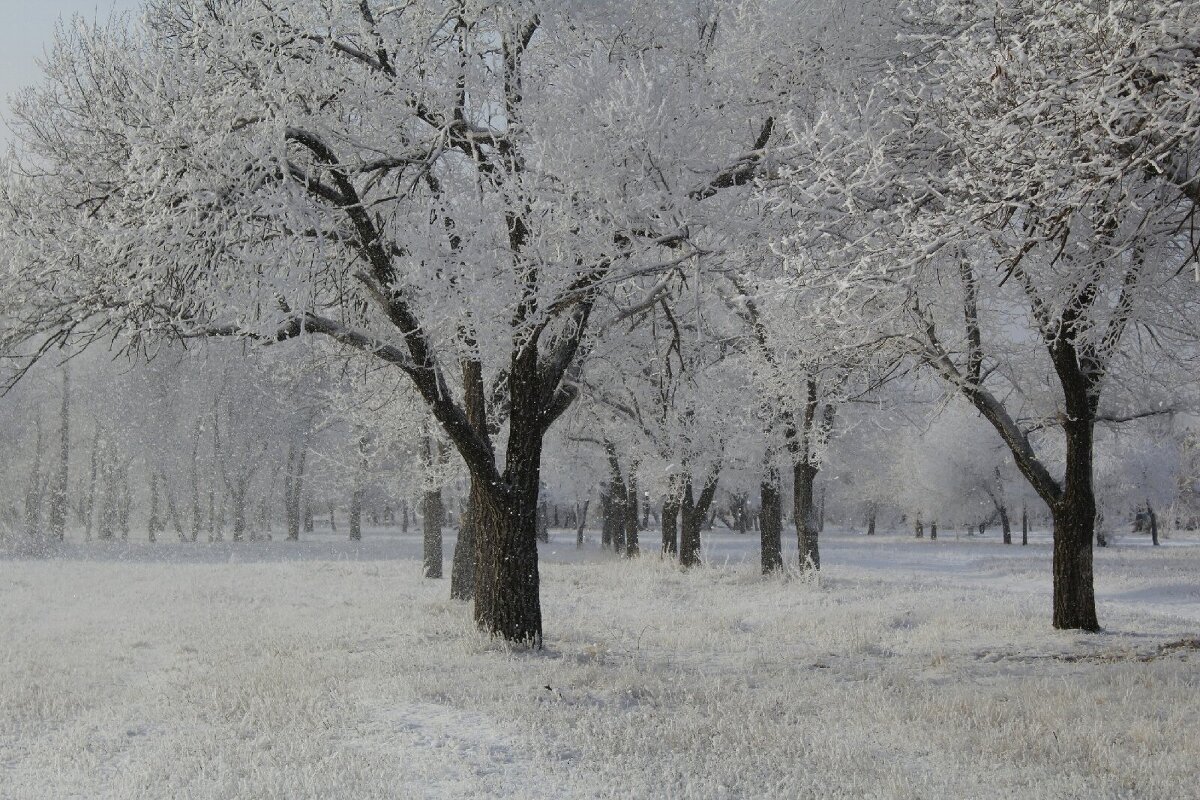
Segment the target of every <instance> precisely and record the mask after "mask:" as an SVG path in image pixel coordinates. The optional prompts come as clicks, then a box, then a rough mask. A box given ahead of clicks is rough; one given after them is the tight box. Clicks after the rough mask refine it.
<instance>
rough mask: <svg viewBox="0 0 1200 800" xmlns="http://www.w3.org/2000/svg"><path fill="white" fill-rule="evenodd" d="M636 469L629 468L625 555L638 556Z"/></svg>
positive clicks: (626, 494)
mask: <svg viewBox="0 0 1200 800" xmlns="http://www.w3.org/2000/svg"><path fill="white" fill-rule="evenodd" d="M637 491H638V490H637V478H636V477H635V475H634V468H633V467H632V466H631V467H630V468H629V483H628V485H626V487H625V555H627V556H629V557H630V558H632V557H634V556H636V555H637V554H638V497H637Z"/></svg>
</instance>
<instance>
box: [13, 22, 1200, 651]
mask: <svg viewBox="0 0 1200 800" xmlns="http://www.w3.org/2000/svg"><path fill="white" fill-rule="evenodd" d="M45 73H46V75H45V79H44V81H43V82H42V83H40V84H39V85H37V86H34V87H31V88H29V89H28V90H26V91H25V92H23V93H22V94H20V95H19V96H17V97H16V98H14V99H13V104H12V114H11V119H10V125H11V127H12V129H13V133H14V144H13V146H12V147H11V148H10V151H9V153H8V154H7V155H6V156H5V158H4V162H3V172H2V174H0V243H2V244H3V249H2V255H0V281H2V282H3V292H2V293H0V347H2V348H3V351H4V355H5V357H6V361H5V364H6V368H7V369H8V375H7V377H8V385H9V386H10V391H9V392H8V394H7V396H6V397H5V400H4V402H5V407H4V409H3V411H2V414H3V419H0V435H3V436H4V438H5V439H6V444H7V448H6V449H7V451H8V452H9V453H11V454H13V457H12V458H10V459H9V460H8V464H7V470H8V472H9V474H8V476H7V478H8V480H6V481H5V482H4V484H3V485H4V486H5V487H6V489H5V492H6V496H5V497H4V498H3V515H2V516H3V526H4V527H5V528H6V529H7V530H8V531H10V536H12V537H15V538H17V539H21V540H22V541H25V542H31V541H36V542H38V543H39V545H40V546H42V547H47V546H53V542H54V541H56V540H59V539H62V538H63V537H64V535H65V534H64V531H65V530H66V529H67V528H71V529H75V528H78V529H81V530H83V531H84V532H85V535H86V536H87V537H89V538H90V537H93V536H94V537H95V538H98V539H108V538H112V537H119V536H128V535H129V531H130V529H131V527H134V528H135V529H136V530H139V531H140V530H142V529H143V527H144V528H145V529H147V530H148V532H149V537H150V538H151V539H154V538H155V537H158V536H162V535H164V533H165V532H167V531H172V535H178V537H179V538H180V539H182V540H184V541H193V542H194V541H198V539H199V538H201V537H202V536H203V537H205V538H208V539H214V538H219V537H222V536H225V535H228V536H231V537H232V538H234V539H239V540H240V539H249V538H255V537H258V536H265V535H267V534H268V533H269V532H270V531H271V530H272V528H273V526H274V525H275V523H276V522H277V521H278V520H280V519H282V521H283V525H282V528H281V531H280V532H281V534H282V535H283V536H284V538H286V539H297V538H300V537H301V536H302V535H303V534H304V530H306V529H307V530H311V527H312V526H313V525H314V524H315V523H314V522H313V518H314V516H318V517H323V518H324V519H326V520H327V524H328V525H330V526H335V525H337V524H338V519H339V514H341V515H342V517H341V518H342V519H343V522H342V524H344V525H346V526H347V530H346V533H347V534H348V535H349V536H351V537H352V538H357V537H361V535H362V528H363V527H364V518H369V519H371V520H373V521H374V522H375V523H376V524H395V525H397V526H400V525H403V526H407V525H408V524H409V520H410V518H411V519H413V521H414V522H413V524H416V519H417V518H418V516H419V518H420V519H421V520H422V522H423V524H424V537H423V538H424V541H423V548H424V561H423V567H422V569H423V574H424V575H425V576H426V577H429V578H437V577H440V576H441V575H442V561H443V553H442V527H443V523H445V524H454V525H456V526H457V527H458V530H459V535H458V539H457V541H458V546H457V552H455V553H453V554H452V556H451V562H452V569H451V577H452V581H451V582H452V584H453V587H452V592H453V595H454V596H455V597H460V598H471V599H472V602H473V603H474V616H475V620H476V622H477V623H478V624H479V626H480V627H481V628H482V629H483V630H485V631H487V632H490V633H493V634H495V635H498V636H501V637H504V638H505V639H508V640H511V641H514V642H522V643H529V644H532V645H535V646H537V645H540V643H541V640H542V629H543V628H542V615H541V604H540V599H539V577H538V550H537V547H538V545H537V542H538V538H539V536H540V535H542V534H543V532H544V530H545V529H546V527H548V526H550V525H553V524H557V526H558V527H562V528H574V529H576V530H577V532H578V533H577V536H578V541H579V543H580V544H581V545H582V544H583V543H584V539H585V530H586V527H587V525H588V524H589V522H590V520H595V519H597V518H602V519H603V528H602V538H603V542H604V544H606V545H608V546H610V547H612V548H613V549H614V550H617V551H618V552H621V553H623V554H625V555H628V556H633V555H637V554H639V553H640V554H650V553H655V554H661V555H662V557H668V558H676V559H678V561H679V563H680V565H681V566H683V567H688V566H692V565H695V564H697V563H699V561H700V560H701V558H702V557H703V547H702V531H703V530H704V529H705V528H706V527H707V526H709V525H711V524H713V521H714V520H717V521H719V522H720V524H724V525H727V526H728V527H730V528H731V529H735V530H740V531H742V532H747V531H750V530H754V529H757V530H758V532H759V536H760V542H761V549H762V568H763V571H764V573H773V572H777V571H779V570H782V569H784V568H785V566H786V565H785V564H784V558H783V552H784V550H783V547H782V544H781V540H782V537H783V536H784V531H785V529H786V527H785V526H786V524H787V521H788V520H789V519H790V521H791V523H793V524H794V526H795V531H796V533H795V535H796V542H797V552H798V553H799V557H798V560H797V562H796V563H795V564H794V565H792V568H794V569H796V570H800V571H807V570H817V569H820V567H821V557H820V532H821V529H822V527H823V526H824V525H825V524H826V520H835V519H836V521H837V523H838V524H843V525H848V526H851V527H853V528H854V529H855V530H861V531H863V532H864V533H865V534H873V533H874V532H875V530H876V526H877V524H878V525H879V526H880V527H883V526H887V525H893V526H895V525H899V524H901V523H900V520H901V519H903V520H904V522H903V524H904V525H905V526H907V527H908V528H910V529H911V530H912V532H913V533H914V535H918V536H924V535H925V534H926V531H928V533H929V534H930V535H931V536H933V537H936V536H938V535H941V536H943V537H945V535H946V532H947V531H949V530H951V529H954V530H958V529H962V528H968V529H969V530H971V531H978V533H980V534H983V533H984V531H985V530H987V529H991V530H992V531H995V532H996V534H997V535H1000V536H1003V541H1005V542H1011V541H1013V539H1014V536H1015V538H1016V539H1017V540H1018V541H1021V542H1023V541H1026V540H1027V532H1028V529H1029V527H1030V526H1031V525H1032V526H1041V527H1046V526H1047V525H1048V526H1049V527H1050V529H1051V531H1052V539H1053V567H1052V569H1053V616H1052V621H1053V624H1054V626H1055V627H1058V628H1066V629H1082V630H1089V631H1094V630H1098V629H1099V627H1100V621H1099V620H1098V618H1097V615H1096V606H1095V600H1094V595H1093V588H1092V559H1093V547H1094V543H1095V542H1096V540H1097V535H1098V534H1103V533H1105V532H1106V531H1112V530H1114V529H1115V528H1114V526H1115V525H1125V524H1126V523H1127V522H1134V521H1136V522H1137V524H1138V525H1139V527H1140V526H1141V525H1142V524H1143V521H1144V520H1147V519H1149V520H1153V521H1154V525H1155V527H1154V530H1155V534H1154V535H1155V536H1156V537H1157V536H1158V530H1159V526H1162V527H1163V529H1164V530H1167V529H1170V528H1171V527H1173V526H1175V525H1179V524H1190V520H1191V519H1192V518H1193V517H1194V516H1195V514H1196V513H1197V511H1200V508H1196V507H1195V501H1196V497H1195V492H1196V482H1195V481H1196V479H1197V477H1200V475H1198V474H1197V470H1196V458H1197V457H1196V453H1197V448H1196V437H1195V433H1194V420H1195V416H1194V415H1195V413H1196V412H1197V410H1198V409H1197V399H1198V398H1197V397H1196V396H1195V395H1196V391H1195V390H1196V386H1197V382H1196V380H1195V377H1194V376H1195V375H1196V374H1197V373H1196V367H1197V357H1198V356H1200V347H1198V345H1200V323H1198V319H1200V292H1198V291H1197V277H1198V275H1200V272H1198V271H1200V260H1198V247H1200V239H1198V238H1197V233H1196V229H1197V208H1198V204H1200V166H1198V165H1200V93H1198V92H1197V90H1196V87H1197V86H1200V5H1197V4H1196V3H1194V2H1191V0H1004V2H999V3H997V2H995V0H990V2H988V1H985V0H965V1H964V0H957V1H956V2H950V1H949V0H890V1H889V0H860V2H855V3H840V2H839V3H834V2H828V3H820V2H818V3H804V4H799V3H793V2H787V1H786V0H743V1H740V2H739V1H735V0H729V1H728V2H725V1H723V0H668V2H662V3H655V4H630V3H617V2H576V1H575V0H514V2H505V3H494V2H479V1H478V0H452V1H450V2H435V0H408V1H407V2H394V1H393V0H389V1H388V2H382V0H355V1H354V2H350V0H344V1H342V0H254V1H253V2H249V1H247V0H147V2H146V4H145V6H144V8H143V10H142V12H141V13H140V14H139V15H137V16H136V17H129V18H119V19H116V20H113V21H112V22H110V23H108V24H104V25H100V24H90V23H86V22H84V21H82V20H77V21H76V23H75V24H73V25H64V26H62V28H61V30H60V33H59V36H58V39H57V41H56V43H55V44H54V46H53V48H52V49H51V50H50V51H49V52H48V54H47V58H46V63H45ZM130 409H137V411H136V415H131V413H130V412H129V410H130ZM546 467H550V468H546ZM1098 486H1100V487H1102V488H1103V494H1102V495H1101V499H1098V495H1097V487H1098ZM789 500H790V502H789ZM133 515H142V516H144V517H145V520H146V522H145V523H143V522H142V521H141V516H139V517H138V520H137V521H135V522H131V517H132V516H133ZM589 515H590V516H589ZM551 520H554V522H552V521H551ZM1098 520H1100V523H1099V526H1098V522H1097V521H1098ZM939 523H940V527H939ZM652 528H657V529H658V531H659V532H660V534H661V540H660V541H659V540H656V539H658V537H657V536H656V535H652V534H651V532H650V531H651V530H652ZM1014 530H1015V531H1016V533H1015V534H1014ZM1101 541H1103V538H1101ZM1155 541H1156V542H1157V538H1156V539H1155Z"/></svg>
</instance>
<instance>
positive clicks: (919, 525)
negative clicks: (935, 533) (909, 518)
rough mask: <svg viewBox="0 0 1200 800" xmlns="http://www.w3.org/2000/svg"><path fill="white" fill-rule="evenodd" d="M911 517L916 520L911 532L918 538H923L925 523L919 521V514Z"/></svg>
mask: <svg viewBox="0 0 1200 800" xmlns="http://www.w3.org/2000/svg"><path fill="white" fill-rule="evenodd" d="M913 519H915V520H916V521H915V522H914V523H913V533H914V534H916V537H917V538H918V539H924V538H925V523H924V522H922V521H921V515H920V514H918V515H917V516H916V517H914V518H913Z"/></svg>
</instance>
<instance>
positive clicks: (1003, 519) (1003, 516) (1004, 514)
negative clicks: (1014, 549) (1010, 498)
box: [999, 504, 1012, 544]
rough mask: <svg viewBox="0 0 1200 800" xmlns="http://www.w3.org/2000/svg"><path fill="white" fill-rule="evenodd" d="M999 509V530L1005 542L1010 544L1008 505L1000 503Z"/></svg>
mask: <svg viewBox="0 0 1200 800" xmlns="http://www.w3.org/2000/svg"><path fill="white" fill-rule="evenodd" d="M999 511H1000V531H1001V535H1002V537H1003V541H1004V543H1005V544H1012V525H1011V523H1009V520H1008V507H1007V506H1005V505H1004V504H1001V505H1000V507H999Z"/></svg>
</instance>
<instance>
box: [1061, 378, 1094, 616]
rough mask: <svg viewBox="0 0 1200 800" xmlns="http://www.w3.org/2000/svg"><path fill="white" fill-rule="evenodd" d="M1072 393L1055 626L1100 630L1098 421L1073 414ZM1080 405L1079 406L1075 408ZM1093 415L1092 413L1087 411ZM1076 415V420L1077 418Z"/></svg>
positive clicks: (1062, 504)
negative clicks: (1095, 548) (1095, 558)
mask: <svg viewBox="0 0 1200 800" xmlns="http://www.w3.org/2000/svg"><path fill="white" fill-rule="evenodd" d="M1071 399H1072V398H1071V397H1070V395H1069V394H1068V403H1067V414H1068V415H1069V416H1068V417H1067V420H1066V422H1065V423H1064V424H1063V430H1064V433H1065V435H1066V444H1067V453H1066V456H1067V457H1066V471H1065V473H1064V478H1063V493H1062V497H1061V498H1060V499H1059V501H1058V502H1057V503H1055V504H1054V507H1053V508H1052V509H1051V513H1052V516H1053V519H1054V627H1056V628H1065V629H1080V630H1085V631H1098V630H1100V623H1099V621H1098V620H1097V618H1096V597H1095V593H1094V590H1093V586H1092V537H1093V536H1094V534H1095V527H1096V496H1095V491H1094V489H1093V487H1092V437H1093V424H1094V423H1093V422H1092V417H1091V414H1090V413H1083V414H1075V415H1072V411H1074V410H1075V409H1073V408H1072V405H1073V404H1072V403H1071ZM1075 405H1078V404H1075ZM1081 410H1085V411H1090V409H1081ZM1072 417H1074V418H1072Z"/></svg>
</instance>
